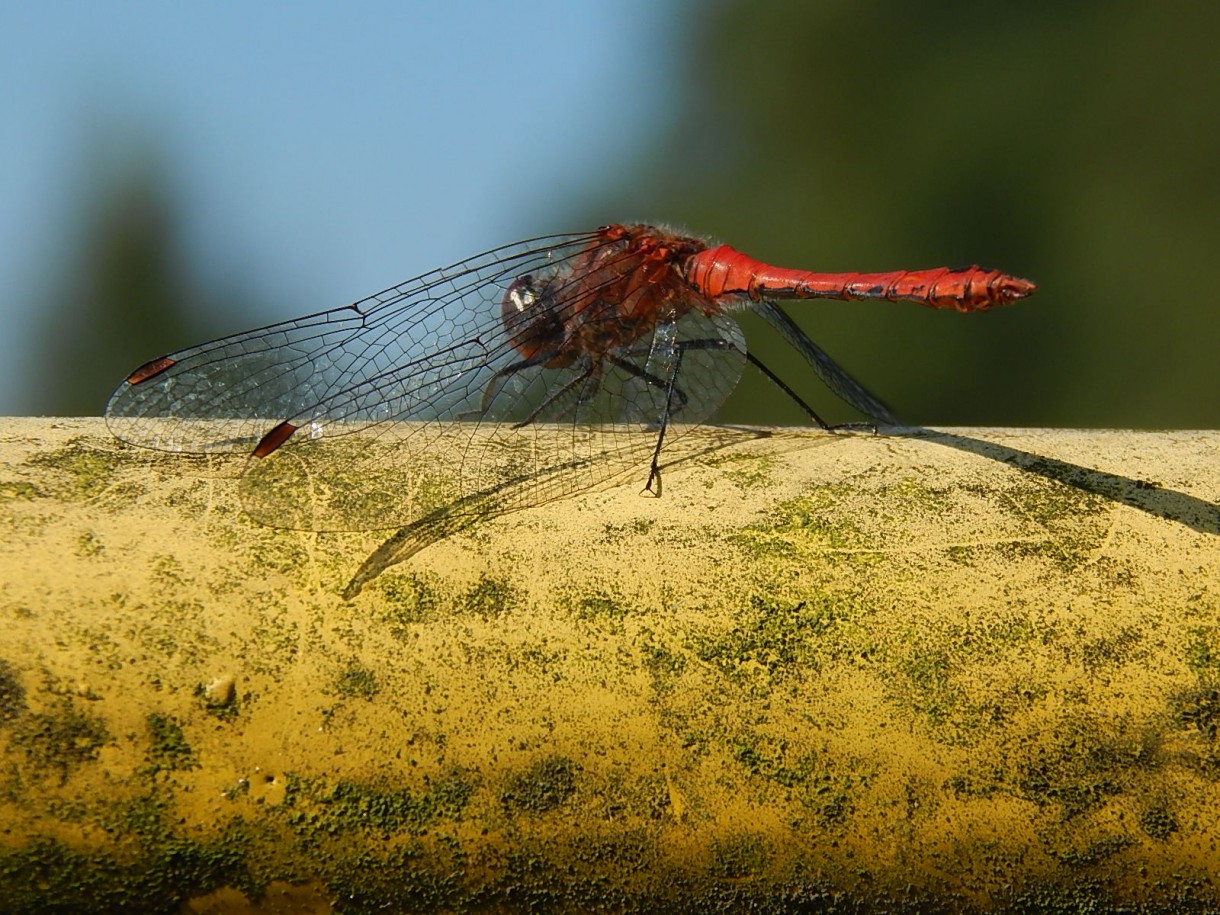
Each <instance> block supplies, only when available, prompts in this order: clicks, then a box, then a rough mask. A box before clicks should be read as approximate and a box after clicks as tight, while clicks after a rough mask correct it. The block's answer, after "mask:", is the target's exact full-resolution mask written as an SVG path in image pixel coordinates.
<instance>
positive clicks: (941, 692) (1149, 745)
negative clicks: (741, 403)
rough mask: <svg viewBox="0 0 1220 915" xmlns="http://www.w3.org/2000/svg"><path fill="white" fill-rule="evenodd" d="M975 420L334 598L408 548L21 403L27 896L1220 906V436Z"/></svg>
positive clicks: (14, 455)
mask: <svg viewBox="0 0 1220 915" xmlns="http://www.w3.org/2000/svg"><path fill="white" fill-rule="evenodd" d="M695 434H696V433H692V435H695ZM963 434H969V435H971V436H973V437H976V438H977V439H979V440H982V441H985V442H989V443H991V445H990V449H991V450H990V451H989V452H987V453H989V454H990V455H991V458H995V457H999V458H1001V460H993V459H991V458H989V457H984V456H982V455H981V454H979V453H972V452H971V450H963V447H962V445H961V442H960V441H959V442H958V444H957V446H955V447H952V448H946V447H944V445H945V444H947V443H949V442H946V441H943V440H941V441H937V440H933V439H930V438H914V437H883V436H877V437H874V436H869V435H856V436H832V435H827V434H824V433H819V432H813V431H809V432H806V431H800V432H795V431H789V432H785V433H782V434H778V435H776V436H772V437H768V438H756V439H754V440H743V441H742V442H741V443H740V444H737V445H732V444H730V445H728V446H724V447H720V445H722V444H723V443H718V446H717V447H716V448H715V449H713V450H711V451H709V452H707V453H705V454H702V455H698V454H695V456H693V457H690V458H689V459H688V460H687V461H685V462H684V463H682V464H681V465H680V466H676V467H671V468H669V470H668V472H667V474H666V477H665V492H664V497H663V498H661V499H654V498H648V497H644V496H641V495H639V490H640V488H641V486H642V484H643V479H644V474H645V473H646V469H644V470H642V471H641V473H640V474H638V476H639V479H638V480H637V479H635V478H634V477H632V476H631V475H630V474H628V475H625V476H624V477H622V480H623V482H622V485H621V486H618V487H616V488H605V489H603V490H601V491H598V492H590V493H586V494H584V495H579V496H576V497H574V498H572V499H569V500H564V501H559V502H552V503H550V504H549V505H546V506H543V507H540V508H537V509H527V510H524V511H519V512H516V513H513V514H506V515H501V516H499V517H496V518H492V519H489V520H488V521H486V522H485V523H483V524H479V525H475V526H472V527H468V528H466V529H464V530H460V531H459V532H458V533H456V534H454V535H453V536H451V537H449V538H448V539H444V540H441V541H440V542H437V543H435V544H433V545H432V546H430V547H428V548H427V549H425V550H423V551H422V552H420V553H418V554H417V555H415V556H413V557H412V558H411V559H409V560H408V561H407V562H405V563H401V564H399V565H396V566H393V567H391V568H389V569H388V571H386V572H384V573H383V574H381V575H380V576H379V577H377V578H375V579H374V580H373V581H372V582H371V583H370V584H368V585H367V586H366V587H365V589H364V591H363V593H362V594H360V595H359V596H358V597H357V598H356V599H354V600H352V601H344V600H343V599H342V598H341V597H340V596H339V594H340V592H341V591H342V589H343V587H344V585H345V583H346V582H347V581H348V580H349V579H350V577H351V575H352V573H353V572H354V571H355V569H356V568H357V567H358V566H359V565H360V563H361V562H362V561H363V560H364V558H365V557H366V556H367V555H368V554H369V553H370V552H371V551H372V550H373V549H374V548H375V547H376V546H377V545H378V543H380V542H381V541H382V540H383V539H384V538H385V536H386V533H385V532H380V533H376V532H375V533H362V534H356V533H351V534H314V533H302V532H296V531H284V530H275V529H271V528H267V527H261V526H258V525H256V524H253V523H252V522H250V521H249V520H248V519H247V518H246V516H245V515H244V514H243V512H242V510H241V506H240V502H239V499H238V490H237V485H236V482H235V476H236V475H237V474H238V473H240V470H241V467H242V461H241V459H234V458H228V459H225V460H223V461H222V460H220V459H205V458H182V457H174V456H167V455H162V454H154V453H150V452H143V451H138V450H133V449H130V448H125V447H121V446H119V445H117V444H116V443H114V442H113V440H111V439H110V438H109V437H108V436H107V435H106V433H105V429H104V427H103V426H102V425H101V423H100V421H96V420H88V421H71V422H67V421H63V422H54V423H52V422H51V421H46V420H42V421H35V420H20V421H18V420H8V421H5V422H4V424H3V425H0V530H3V532H4V533H3V538H2V540H0V631H2V632H3V637H2V638H0V823H2V824H3V828H2V829H0V898H2V899H4V900H5V901H6V906H5V910H6V911H12V912H34V911H43V910H46V909H48V908H50V907H52V906H54V905H59V906H62V907H63V908H64V910H73V911H115V910H119V909H123V908H126V909H128V910H135V909H141V910H150V911H176V910H180V911H194V912H237V911H243V912H249V911H265V912H271V911H276V912H327V911H342V912H365V911H367V912H374V911H375V912H387V911H389V912H410V911H421V910H427V911H434V910H455V911H474V910H496V911H526V910H536V909H546V910H556V909H558V910H573V911H584V910H588V909H590V908H595V907H598V906H601V907H604V908H609V909H613V910H627V911H636V910H638V911H651V910H664V909H666V908H672V907H674V906H675V905H683V906H685V907H686V908H687V909H688V910H690V911H708V910H717V909H724V910H737V909H740V908H742V907H745V906H747V905H756V906H758V907H761V909H763V910H768V911H770V910H777V911H783V910H788V909H791V910H801V911H818V910H821V909H822V908H831V907H834V908H835V910H836V911H844V910H846V911H874V910H875V911H895V910H898V911H902V910H907V911H942V910H943V911H974V910H989V911H995V910H998V911H1047V910H1057V909H1062V908H1068V909H1072V910H1086V909H1087V910H1089V911H1107V910H1118V909H1122V910H1124V911H1130V910H1140V909H1146V910H1166V909H1175V910H1183V909H1185V910H1191V909H1199V910H1208V909H1214V908H1215V907H1217V906H1220V888H1218V887H1217V886H1216V885H1215V884H1214V883H1213V880H1212V876H1213V875H1214V874H1215V873H1217V871H1218V870H1220V850H1218V849H1217V847H1216V842H1217V839H1216V836H1217V835H1220V743H1218V740H1220V536H1218V534H1217V530H1218V523H1220V522H1218V515H1217V510H1216V507H1215V505H1214V504H1213V503H1214V502H1215V500H1216V499H1217V497H1218V496H1220V461H1218V460H1217V454H1218V453H1220V434H1217V433H1156V434H1146V433H1123V432H1061V431H1055V432H1049V431H1044V432H1030V431H1020V430H980V431H974V432H969V433H963ZM1004 460H1007V461H1009V463H1005V462H1004ZM1016 465H1020V467H1018V466H1016ZM1020 468H1024V469H1020ZM1090 468H1092V469H1096V471H1099V472H1092V470H1090Z"/></svg>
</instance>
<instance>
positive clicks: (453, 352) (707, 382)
mask: <svg viewBox="0 0 1220 915" xmlns="http://www.w3.org/2000/svg"><path fill="white" fill-rule="evenodd" d="M597 244H599V236H598V235H597V234H595V233H594V234H586V235H566V236H553V237H549V238H545V239H536V240H534V241H532V242H526V243H521V244H517V245H510V246H506V247H503V248H499V249H496V250H494V251H491V252H487V253H486V254H483V255H480V256H478V257H475V258H472V259H470V260H467V261H463V262H461V263H459V264H456V265H454V266H452V267H449V268H445V269H442V270H437V271H433V272H432V273H429V274H425V275H423V276H421V277H418V278H416V279H414V280H410V281H407V282H406V283H403V284H400V285H398V286H395V287H392V288H391V289H388V290H385V291H383V292H381V293H378V294H377V295H374V296H370V297H369V298H367V299H364V300H361V301H359V302H356V303H354V304H352V305H349V306H347V307H345V308H339V309H334V310H332V311H328V312H322V313H320V314H316V315H311V316H308V317H304V318H299V319H296V320H293V321H286V322H283V323H280V324H274V325H270V326H268V327H264V328H260V329H257V330H253V331H248V332H246V333H242V334H236V335H234V336H231V337H225V338H222V339H220V340H217V341H214V342H212V343H207V344H203V345H201V346H196V347H191V348H189V349H186V350H183V351H181V352H178V353H174V354H171V355H169V356H166V357H162V358H161V359H158V360H154V361H153V362H150V363H148V364H147V365H146V366H143V367H141V368H140V369H137V370H136V371H135V372H133V373H132V375H131V376H130V377H129V378H128V379H127V380H126V381H125V382H124V383H123V384H122V385H120V387H119V389H118V390H117V391H116V392H115V393H114V395H113V396H112V397H111V400H110V403H109V405H108V406H107V411H106V416H107V422H108V424H109V426H110V428H111V430H112V431H113V432H114V434H115V435H116V436H117V437H119V438H121V439H123V440H125V441H128V442H132V443H133V444H138V445H143V446H146V447H153V448H159V449H162V450H169V451H192V452H196V451H203V452H211V451H234V450H237V451H242V450H244V451H250V450H252V449H253V448H254V447H255V445H256V444H257V443H259V442H262V441H263V440H264V437H265V436H267V434H268V432H269V431H271V430H275V429H276V428H277V427H284V428H286V429H287V431H288V433H291V434H290V435H289V437H288V438H287V439H286V441H285V442H284V443H283V445H282V446H280V447H272V448H270V449H268V451H267V453H266V454H265V455H264V456H260V457H256V458H252V459H251V460H250V462H249V464H248V467H247V470H246V473H245V475H244V477H243V480H242V484H241V493H242V499H243V503H244V505H245V507H246V509H247V511H248V512H249V513H250V514H251V515H252V516H253V517H254V518H256V519H257V520H259V521H261V522H263V523H266V524H271V525H274V526H280V527H291V528H303V529H312V530H355V529H368V528H378V527H394V526H398V525H403V524H407V523H410V522H411V521H414V520H417V519H418V518H420V517H422V516H424V515H426V514H428V513H430V512H433V511H437V510H439V509H442V508H444V507H446V506H451V505H454V504H455V503H459V502H460V501H461V500H468V501H469V500H470V497H471V496H473V495H476V494H479V493H487V492H494V493H495V494H496V500H495V502H496V505H497V510H498V511H504V510H511V509H512V508H515V507H521V506H523V505H531V504H539V503H541V502H544V501H548V500H550V499H553V498H558V497H560V496H562V495H565V494H567V493H570V492H573V491H577V490H581V489H585V488H588V487H590V486H593V485H596V484H597V483H599V482H601V481H605V480H608V479H610V478H612V477H613V476H616V475H618V474H619V473H621V472H623V471H624V470H626V469H627V468H628V467H630V466H639V467H646V466H647V461H648V459H649V457H650V455H651V452H652V449H653V446H654V444H655V441H656V438H655V436H656V431H655V430H656V427H657V425H658V423H659V422H660V420H661V417H662V416H663V415H664V414H665V411H666V405H667V403H668V404H670V410H669V412H670V416H671V421H672V422H673V423H674V425H673V427H672V428H671V431H670V433H669V435H668V436H667V442H668V441H672V440H673V439H675V438H677V437H678V436H679V435H680V433H681V431H682V429H683V427H684V426H687V425H694V424H697V423H699V422H702V421H703V420H705V419H706V418H707V417H708V416H709V415H710V414H711V413H712V412H713V411H714V410H715V408H716V407H717V406H718V405H719V404H720V403H721V402H722V401H723V400H724V398H725V397H726V396H727V395H728V393H729V391H731V390H732V388H733V386H734V385H735V384H736V382H737V379H738V377H739V376H740V373H741V367H742V363H743V361H744V358H745V342H744V340H743V339H742V337H741V333H740V330H739V329H738V327H737V324H736V322H735V321H733V320H732V318H730V317H727V316H724V315H712V316H707V315H704V314H702V313H701V312H698V311H694V312H690V313H688V314H685V316H682V317H674V316H672V315H671V316H669V317H667V316H664V315H662V316H659V317H658V320H657V322H656V325H655V327H654V328H653V329H652V331H651V332H650V333H648V334H644V335H642V336H640V337H638V338H635V339H632V340H630V342H629V343H628V344H626V345H624V346H622V347H621V348H616V349H614V350H612V351H610V352H608V353H606V354H605V358H601V359H598V360H597V361H596V363H594V362H593V361H592V360H590V359H588V358H579V357H580V355H581V354H580V352H579V350H578V351H577V352H576V354H575V355H576V357H577V358H572V359H569V360H566V361H565V360H556V361H558V362H559V363H561V364H559V365H549V366H548V365H542V364H539V365H528V364H524V363H528V360H525V359H523V357H522V354H521V353H520V352H519V351H518V349H516V348H514V346H513V345H512V342H511V341H510V340H509V338H508V334H507V333H506V331H505V329H504V325H503V318H502V313H501V307H502V303H503V301H504V297H505V295H506V293H507V292H508V290H509V288H510V287H511V286H512V285H513V283H514V282H515V281H517V280H518V279H519V278H521V277H522V276H530V275H538V276H551V277H554V276H560V277H562V276H563V275H564V271H565V270H570V269H574V268H573V264H574V263H575V262H576V261H577V260H578V258H579V256H581V255H582V254H583V255H587V253H588V251H589V248H590V246H591V245H597ZM592 317H593V316H592V315H591V316H590V318H591V319H592ZM688 344H694V345H693V346H688ZM671 380H672V384H671ZM641 480H643V477H642V478H641ZM471 504H472V505H473V504H474V503H473V502H471Z"/></svg>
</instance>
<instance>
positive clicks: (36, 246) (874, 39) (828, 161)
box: [0, 0, 1220, 428]
mask: <svg viewBox="0 0 1220 915" xmlns="http://www.w3.org/2000/svg"><path fill="white" fill-rule="evenodd" d="M1218 46H1220V4H1216V3H1210V2H1202V0H1200V2H1188V0H1168V2H1164V0H1146V2H1138V0H1107V2H1090V0H1076V2H1072V3H1039V2H1026V3H999V2H988V0H971V2H954V0H941V2H938V3H934V4H912V3H907V2H899V0H890V2H887V0H872V2H867V0H866V2H848V0H790V2H780V0H722V2H697V0H616V2H614V3H573V2H572V0H523V2H519V3H512V4H501V3H491V2H469V0H449V2H445V3H392V2H388V0H387V2H349V3H344V4H337V3H334V4H328V3H318V2H294V3H261V4H249V3H236V2H214V3H213V2H209V3H203V2H181V3H175V4H164V3H156V2H97V3H75V2H66V0H38V2H26V0H8V2H6V3H4V4H2V5H0V87H2V91H0V413H9V414H33V413H48V414H97V413H99V412H100V411H101V409H102V407H103V405H104V403H105V401H106V398H107V396H108V395H109V393H110V391H111V389H112V388H113V387H114V386H115V384H117V383H118V381H119V380H120V379H121V378H123V377H124V375H125V374H126V373H127V372H128V371H130V370H131V369H132V368H133V367H135V366H136V365H137V364H139V363H141V362H143V361H145V360H146V359H148V358H151V357H152V356H155V355H159V354H161V353H163V352H167V351H171V350H173V349H176V348H179V347H181V346H184V345H187V344H191V343H196V342H199V341H201V340H204V339H208V338H210V337H214V336H218V335H221V334H224V333H227V332H230V331H235V330H240V329H244V328H246V327H251V326H255V325H258V324H262V323H266V322H269V321H273V320H279V319H284V318H289V317H293V316H296V315H298V314H303V313H307V312H313V311H319V310H322V309H325V308H329V307H333V306H336V305H342V304H346V303H347V302H349V301H352V300H353V299H356V298H359V297H361V296H363V295H365V294H367V293H370V292H374V291H376V290H378V289H380V288H383V287H385V286H388V285H390V284H392V283H396V282H399V281H401V280H403V279H406V278H407V277H410V276H414V275H416V274H418V273H422V272H424V271H425V270H428V269H430V268H432V267H435V266H440V265H443V264H447V263H450V262H452V261H455V260H459V259H461V258H463V257H465V256H468V255H470V254H474V253H477V252H478V251H481V250H483V249H485V248H489V247H493V246H495V245H497V244H500V243H504V242H508V241H513V240H516V239H518V238H524V237H529V236H532V235H537V234H545V233H550V232H557V231H568V230H575V229H584V228H589V227H593V226H596V225H600V224H603V223H606V222H614V221H625V220H645V221H660V222H665V223H668V224H671V225H676V226H680V227H684V228H686V229H689V230H690V231H692V232H695V233H697V234H707V235H710V236H713V237H716V238H718V239H719V240H722V241H727V242H729V243H731V244H733V245H734V246H735V247H737V248H739V249H741V250H744V251H746V252H748V253H750V254H753V255H755V256H757V257H759V258H763V259H766V260H769V261H771V262H773V263H777V264H781V265H785V266H793V267H806V268H810V269H826V270H847V269H858V270H884V269H893V268H897V267H928V266H937V265H940V264H949V265H960V264H966V263H974V262H978V263H982V264H984V265H987V266H996V267H1001V268H1003V269H1005V270H1007V271H1009V272H1012V273H1016V274H1018V275H1022V276H1027V277H1029V278H1032V279H1034V280H1036V281H1037V282H1038V283H1039V284H1040V290H1039V292H1038V294H1037V295H1036V296H1035V297H1034V298H1032V299H1030V300H1028V301H1026V302H1023V303H1020V304H1019V305H1017V306H1015V307H1013V308H1010V309H1006V310H1003V311H1000V312H990V313H986V314H981V315H971V316H963V315H957V314H942V313H938V312H931V311H927V310H924V309H920V308H917V307H915V306H911V305H900V304H890V303H866V304H850V303H837V302H831V303H809V304H807V305H800V306H793V312H794V313H795V314H796V315H797V317H798V320H799V321H800V322H801V323H802V324H803V326H804V327H806V328H807V329H808V330H809V332H810V333H811V335H812V336H813V337H814V339H815V340H817V341H818V342H819V343H821V345H822V346H823V347H824V348H826V349H827V350H829V351H830V352H831V353H832V354H833V355H834V356H835V357H836V358H837V359H838V360H839V361H840V362H841V363H842V364H843V365H844V366H845V367H846V368H848V370H849V371H851V372H852V373H853V374H854V375H856V376H857V377H858V378H860V379H861V380H862V381H863V382H864V383H865V384H866V385H867V386H868V387H870V388H871V389H872V390H873V391H875V392H876V393H877V394H878V395H880V396H881V397H882V399H884V400H886V401H887V402H889V403H890V404H891V405H892V406H893V407H894V409H895V410H896V411H897V412H898V413H899V414H900V415H901V416H903V417H904V418H905V419H907V420H908V421H911V422H918V423H924V424H938V425H961V424H979V425H1035V426H1088V427H1106V426H1109V427H1114V426H1117V427H1139V428H1187V427H1189V428H1198V427H1210V428H1215V427H1217V426H1220V396H1217V392H1218V388H1220V384H1218V382H1217V377H1218V375H1220V371H1218V365H1220V359H1218V358H1217V349H1218V338H1220V307H1218V306H1220V292H1218V291H1217V290H1218V289H1220V281H1218V279H1217V277H1218V276H1220V178H1218V177H1217V173H1218V171H1220V53H1218V52H1217V47H1218ZM743 323H744V324H745V325H746V332H747V337H748V339H749V341H750V345H751V347H752V348H753V349H754V350H755V352H757V353H759V354H760V355H761V356H762V357H763V358H764V359H765V360H766V361H768V363H770V364H772V365H773V366H774V367H775V368H777V369H778V370H779V371H780V372H781V373H782V374H784V375H785V377H788V378H790V379H793V380H794V382H795V383H796V386H797V387H798V388H800V389H801V390H802V393H807V394H808V395H809V397H810V398H811V399H812V401H813V402H814V403H815V405H817V406H818V407H819V408H823V409H824V410H825V414H826V415H828V417H829V418H834V419H851V418H853V417H852V415H851V413H850V411H848V410H847V408H846V407H839V406H835V405H834V402H833V398H832V397H831V396H830V395H829V394H828V393H826V392H819V391H818V390H817V384H816V382H815V381H814V380H813V379H812V378H811V377H810V376H809V373H808V372H807V371H805V370H804V369H802V367H801V366H800V364H799V362H798V361H797V360H796V359H795V357H793V356H792V355H791V354H789V353H786V352H784V348H783V345H782V344H780V343H778V342H777V341H775V340H774V339H773V338H772V337H771V335H770V334H769V332H768V329H767V328H765V326H763V325H761V323H756V322H755V321H754V320H753V319H750V318H747V319H745V320H743ZM721 416H722V418H723V419H726V420H731V421H739V422H760V423H761V422H798V421H800V419H801V417H800V414H799V412H797V411H795V410H794V409H793V408H792V407H791V405H790V404H788V403H786V402H785V399H784V398H783V397H782V395H780V394H779V393H778V392H777V391H775V390H774V389H773V388H771V387H770V386H769V385H768V383H767V382H765V381H764V380H762V379H761V378H758V377H753V376H752V375H751V373H750V372H747V376H746V378H745V379H743V381H742V383H741V385H739V387H738V390H737V391H736V392H735V394H734V395H733V397H732V399H731V400H730V402H729V404H728V405H726V408H725V410H724V411H722V414H721Z"/></svg>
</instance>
